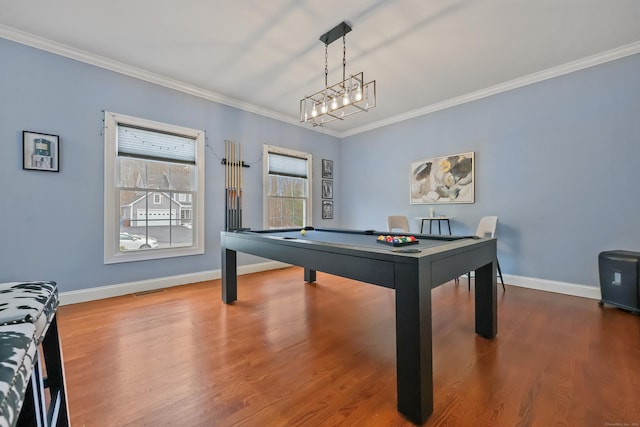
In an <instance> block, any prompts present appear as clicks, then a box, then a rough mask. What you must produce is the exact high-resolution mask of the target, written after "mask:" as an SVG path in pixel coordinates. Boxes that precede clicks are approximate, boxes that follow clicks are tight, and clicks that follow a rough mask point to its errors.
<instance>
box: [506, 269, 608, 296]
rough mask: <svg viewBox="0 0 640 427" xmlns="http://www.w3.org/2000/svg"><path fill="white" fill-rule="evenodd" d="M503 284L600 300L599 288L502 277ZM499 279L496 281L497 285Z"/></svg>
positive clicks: (510, 276) (551, 281) (528, 278)
mask: <svg viewBox="0 0 640 427" xmlns="http://www.w3.org/2000/svg"><path fill="white" fill-rule="evenodd" d="M503 278H504V282H505V283H506V284H508V285H512V286H519V287H521V288H529V289H536V290H539V291H546V292H555V293H557V294H563V295H572V296H576V297H582V298H590V299H596V300H599V299H601V298H602V296H601V294H600V287H596V286H587V285H577V284H574V283H566V282H557V281H554V280H545V279H536V278H534V277H523V276H514V275H511V274H504V275H503ZM499 283H500V279H498V284H499Z"/></svg>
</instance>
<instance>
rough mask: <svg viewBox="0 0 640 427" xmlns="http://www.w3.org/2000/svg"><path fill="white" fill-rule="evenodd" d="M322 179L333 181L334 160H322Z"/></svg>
mask: <svg viewBox="0 0 640 427" xmlns="http://www.w3.org/2000/svg"><path fill="white" fill-rule="evenodd" d="M322 177H323V178H327V179H333V160H327V159H322Z"/></svg>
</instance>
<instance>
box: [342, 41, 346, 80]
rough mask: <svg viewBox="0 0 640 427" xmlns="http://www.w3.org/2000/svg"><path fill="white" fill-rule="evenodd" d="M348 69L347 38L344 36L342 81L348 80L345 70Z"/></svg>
mask: <svg viewBox="0 0 640 427" xmlns="http://www.w3.org/2000/svg"><path fill="white" fill-rule="evenodd" d="M346 68H347V36H342V81H345V80H346V75H345V70H346Z"/></svg>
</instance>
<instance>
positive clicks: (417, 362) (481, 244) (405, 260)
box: [221, 227, 498, 424]
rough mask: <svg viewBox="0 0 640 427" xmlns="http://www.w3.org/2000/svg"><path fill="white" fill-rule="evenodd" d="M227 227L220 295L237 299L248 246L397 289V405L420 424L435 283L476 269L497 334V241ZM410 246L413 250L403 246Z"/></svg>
mask: <svg viewBox="0 0 640 427" xmlns="http://www.w3.org/2000/svg"><path fill="white" fill-rule="evenodd" d="M300 231H301V229H299V228H298V229H286V230H266V231H250V230H241V231H223V232H221V250H222V300H223V301H224V302H225V303H227V304H230V303H233V302H234V301H235V300H236V299H237V263H236V256H237V255H236V253H237V252H244V253H248V254H252V255H257V256H260V257H264V258H269V259H273V260H277V261H281V262H285V263H288V264H293V265H297V266H301V267H304V280H305V281H306V282H313V281H315V279H316V271H323V272H326V273H330V274H335V275H338V276H342V277H348V278H351V279H355V280H359V281H362V282H367V283H371V284H374V285H379V286H384V287H387V288H391V289H395V295H396V298H395V299H396V367H397V368H396V370H397V396H398V411H399V412H400V413H401V414H403V415H404V416H405V417H406V418H407V419H409V420H410V421H412V422H413V423H415V424H422V423H424V422H425V420H426V419H427V418H428V417H429V415H431V413H432V412H433V367H432V360H431V351H432V349H431V289H433V288H435V287H437V286H439V285H441V284H443V283H445V282H448V281H450V280H452V279H454V278H456V277H458V276H460V275H462V274H464V273H466V272H469V271H472V270H475V278H476V285H475V323H476V333H477V334H479V335H481V336H482V337H485V338H489V339H491V338H494V337H495V336H496V333H497V326H498V318H497V308H496V266H497V258H496V240H495V239H493V238H474V237H457V236H436V235H414V236H415V237H416V238H417V239H418V241H419V242H418V243H417V244H411V245H407V246H403V247H397V248H396V247H393V246H390V245H386V244H381V243H379V242H377V237H378V236H379V235H381V234H382V235H389V234H391V235H393V233H388V232H382V231H381V232H378V231H372V230H367V231H356V230H341V229H319V228H316V229H313V228H311V227H307V229H306V230H305V233H304V235H303V234H301V232H300ZM407 249H411V250H413V252H401V251H404V250H407Z"/></svg>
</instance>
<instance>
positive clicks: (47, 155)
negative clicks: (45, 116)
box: [22, 130, 60, 172]
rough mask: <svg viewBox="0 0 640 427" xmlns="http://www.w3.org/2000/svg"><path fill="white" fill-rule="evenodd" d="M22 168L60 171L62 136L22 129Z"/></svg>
mask: <svg viewBox="0 0 640 427" xmlns="http://www.w3.org/2000/svg"><path fill="white" fill-rule="evenodd" d="M22 158H23V160H22V169H31V170H39V171H48V172H59V171H60V137H59V136H58V135H49V134H46V133H38V132H30V131H26V130H25V131H22Z"/></svg>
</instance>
